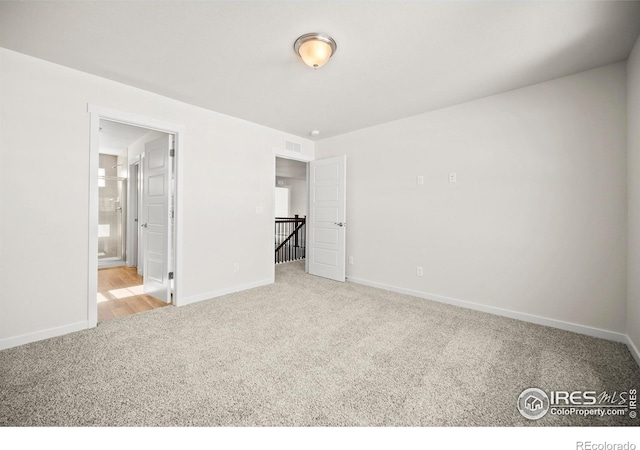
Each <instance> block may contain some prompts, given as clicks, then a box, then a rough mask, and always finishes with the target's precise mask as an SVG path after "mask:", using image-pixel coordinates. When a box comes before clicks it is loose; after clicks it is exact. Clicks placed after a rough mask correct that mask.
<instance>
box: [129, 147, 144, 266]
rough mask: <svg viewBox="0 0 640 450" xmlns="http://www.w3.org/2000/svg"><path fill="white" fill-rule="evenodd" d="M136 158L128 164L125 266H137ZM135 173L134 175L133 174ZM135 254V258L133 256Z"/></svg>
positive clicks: (138, 184) (137, 167) (137, 193)
mask: <svg viewBox="0 0 640 450" xmlns="http://www.w3.org/2000/svg"><path fill="white" fill-rule="evenodd" d="M136 159H137V160H136V161H134V162H132V163H131V164H129V172H128V175H129V176H128V185H129V188H128V191H127V267H136V268H137V267H138V265H139V261H138V254H139V251H138V247H139V246H138V241H139V238H140V237H139V236H138V220H137V219H138V215H139V208H140V202H139V193H140V183H139V177H140V175H141V171H140V155H138V157H137V158H136ZM134 174H135V175H134ZM134 213H135V214H134ZM134 255H135V258H134Z"/></svg>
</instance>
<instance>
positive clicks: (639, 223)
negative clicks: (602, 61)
mask: <svg viewBox="0 0 640 450" xmlns="http://www.w3.org/2000/svg"><path fill="white" fill-rule="evenodd" d="M627 148H628V157H629V160H628V164H627V168H628V180H629V212H628V214H629V260H628V261H629V264H628V272H627V280H628V281H627V334H628V335H629V339H630V340H631V344H632V346H633V347H635V357H636V360H638V364H640V360H639V359H638V358H639V355H640V352H639V350H640V38H638V40H637V41H636V45H635V46H634V47H633V51H632V52H631V56H629V60H628V61H627Z"/></svg>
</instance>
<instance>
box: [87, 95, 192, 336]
mask: <svg viewBox="0 0 640 450" xmlns="http://www.w3.org/2000/svg"><path fill="white" fill-rule="evenodd" d="M87 112H88V113H89V114H90V117H91V119H90V122H91V134H90V136H91V142H90V156H89V189H90V191H89V246H88V250H89V253H88V255H87V258H88V263H87V266H88V270H89V274H88V286H87V322H86V328H93V327H95V326H96V325H97V324H98V305H97V297H96V293H97V292H98V258H97V254H98V165H99V150H100V149H99V146H100V143H99V132H100V120H101V119H106V120H111V121H114V122H120V123H125V124H129V125H135V126H139V127H142V128H147V129H150V130H157V131H161V132H164V133H168V134H173V135H174V136H175V151H176V156H175V158H176V172H175V178H176V181H175V182H176V200H175V217H176V226H175V231H174V233H175V235H174V237H175V240H176V242H175V245H174V247H175V249H176V253H175V256H174V258H175V266H174V273H175V275H174V280H173V281H174V296H173V304H174V305H175V306H180V305H181V304H182V302H181V301H182V283H181V281H182V279H183V278H182V277H181V275H182V267H183V265H182V248H183V233H182V229H183V225H182V224H183V212H182V205H183V189H182V185H183V173H184V169H183V165H184V164H183V161H184V151H185V148H186V141H185V139H186V136H185V135H186V127H185V126H184V125H180V124H175V123H170V122H165V121H162V120H157V119H155V118H151V117H145V116H141V115H138V114H133V113H130V112H125V111H117V110H114V109H109V108H104V107H101V106H97V105H93V104H91V103H88V104H87Z"/></svg>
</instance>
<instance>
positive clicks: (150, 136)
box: [127, 130, 167, 164]
mask: <svg viewBox="0 0 640 450" xmlns="http://www.w3.org/2000/svg"><path fill="white" fill-rule="evenodd" d="M166 135H167V133H163V132H162V131H156V130H150V131H149V132H148V133H147V134H145V135H144V136H142V137H141V138H140V139H138V140H137V141H135V142H134V143H133V144H131V145H129V147H128V148H127V155H128V158H129V164H133V163H134V162H136V161H138V157H139V156H140V154H141V153H143V152H144V145H145V144H146V143H147V142H151V141H153V140H154V139H158V138H160V137H162V136H166Z"/></svg>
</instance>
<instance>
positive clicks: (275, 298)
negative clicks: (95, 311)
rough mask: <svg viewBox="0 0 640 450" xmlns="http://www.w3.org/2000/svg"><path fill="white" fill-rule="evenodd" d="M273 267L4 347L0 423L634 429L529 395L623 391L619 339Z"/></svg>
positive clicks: (631, 367)
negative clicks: (559, 411) (536, 390)
mask: <svg viewBox="0 0 640 450" xmlns="http://www.w3.org/2000/svg"><path fill="white" fill-rule="evenodd" d="M302 267H303V262H297V263H290V264H286V265H280V266H278V267H277V269H276V283H275V284H274V285H271V286H265V287H261V288H257V289H252V290H250V291H245V292H241V293H237V294H232V295H227V296H224V297H220V298H216V299H212V300H209V301H204V302H201V303H197V304H193V305H190V306H185V307H181V308H161V309H157V310H153V311H149V312H145V313H140V314H137V315H134V316H129V317H125V318H122V319H116V320H113V321H110V322H106V323H104V324H102V325H100V326H98V327H97V328H96V329H93V330H86V331H82V332H78V333H74V334H70V335H66V336H62V337H59V338H54V339H49V340H47V341H42V342H37V343H33V344H29V345H25V346H22V347H18V348H14V349H9V350H5V351H2V352H0V425H4V426H15V425H18V426H21V425H30V426H33V425H49V426H59V425H74V426H87V425H103V426H111V425H113V426H116V425H117V426H123V425H128V426H156V425H162V426H174V425H175V426H190V425H197V426H218V425H226V426H235V425H237V426H260V425H269V426H291V425H298V426H326V425H336V426H430V425H444V426H449V425H456V426H473V425H524V426H528V425H579V426H580V425H634V424H635V425H637V424H639V423H640V422H638V419H636V420H632V419H629V418H628V417H626V416H625V417H618V418H615V417H605V418H593V417H592V418H583V417H558V416H551V415H550V414H547V416H545V417H544V418H542V419H540V420H538V421H529V420H527V419H525V418H523V417H522V416H521V415H520V414H519V412H518V411H517V409H516V401H517V398H518V395H519V394H520V392H521V391H522V390H523V389H524V388H528V387H532V386H536V387H540V388H542V389H545V390H553V389H562V390H574V389H590V390H610V391H614V390H615V391H621V390H628V389H630V388H632V387H635V388H640V370H639V369H638V366H637V365H636V364H635V362H634V361H633V359H632V357H631V355H630V353H629V351H628V349H627V348H626V347H625V346H624V345H622V344H618V343H614V342H609V341H605V340H601V339H595V338H591V337H586V336H581V335H577V334H573V333H569V332H565V331H560V330H556V329H552V328H547V327H543V326H538V325H532V324H528V323H524V322H519V321H516V320H511V319H506V318H503V317H498V316H493V315H489V314H484V313H480V312H475V311H470V310H466V309H462V308H457V307H453V306H448V305H443V304H439V303H435V302H430V301H427V300H423V299H418V298H413V297H409V296H405V295H398V294H394V293H390V292H386V291H382V290H378V289H374V288H369V287H365V286H361V285H357V284H353V283H346V284H343V283H337V282H333V281H329V280H325V279H322V278H318V277H313V276H309V275H306V274H304V272H303V271H302Z"/></svg>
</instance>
